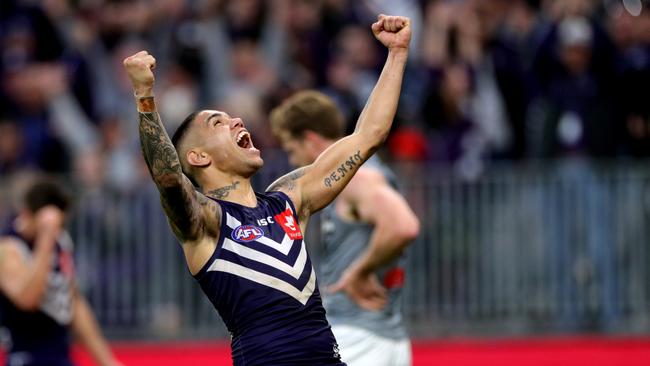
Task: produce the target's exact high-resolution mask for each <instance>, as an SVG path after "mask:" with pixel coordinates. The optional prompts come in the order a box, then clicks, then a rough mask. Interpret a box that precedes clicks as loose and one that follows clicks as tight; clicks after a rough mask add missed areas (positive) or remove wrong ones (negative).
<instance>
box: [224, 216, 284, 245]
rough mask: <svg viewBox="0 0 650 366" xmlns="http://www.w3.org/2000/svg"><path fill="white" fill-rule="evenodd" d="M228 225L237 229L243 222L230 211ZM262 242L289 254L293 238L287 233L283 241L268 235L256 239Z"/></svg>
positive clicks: (227, 218) (227, 217) (227, 219)
mask: <svg viewBox="0 0 650 366" xmlns="http://www.w3.org/2000/svg"><path fill="white" fill-rule="evenodd" d="M226 225H228V227H229V228H231V229H235V228H236V227H237V226H239V225H241V222H240V221H239V220H237V219H236V218H234V217H232V216H230V214H229V213H227V212H226ZM255 241H257V242H258V243H260V244H264V245H266V246H268V247H271V248H273V249H275V250H277V251H278V252H280V253H282V254H284V255H287V254H289V251H290V250H291V247H292V245H291V244H292V243H293V240H292V239H291V238H290V237H289V236H288V235H287V234H286V233H285V234H284V237H283V238H282V243H278V242H277V241H275V240H273V239H271V238H267V237H266V236H262V237H260V238H258V239H255Z"/></svg>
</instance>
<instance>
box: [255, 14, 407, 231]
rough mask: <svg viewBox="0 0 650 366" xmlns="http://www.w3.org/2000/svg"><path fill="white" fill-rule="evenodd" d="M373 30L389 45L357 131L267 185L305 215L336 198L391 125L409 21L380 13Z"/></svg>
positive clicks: (400, 77)
mask: <svg viewBox="0 0 650 366" xmlns="http://www.w3.org/2000/svg"><path fill="white" fill-rule="evenodd" d="M372 31H373V33H374V35H375V37H376V38H377V39H378V40H379V41H380V42H381V43H382V44H384V46H386V47H388V57H387V59H386V63H385V64H384V69H383V70H382V72H381V75H380V76H379V80H378V81H377V85H375V88H374V90H373V91H372V94H371V95H370V98H369V99H368V102H367V103H366V106H365V107H364V109H363V112H362V113H361V115H360V116H359V120H358V121H357V126H356V128H355V131H354V133H352V134H351V135H349V136H347V137H345V138H343V139H341V140H339V141H337V142H336V143H335V144H333V145H332V146H330V147H329V148H328V149H327V150H325V151H324V152H323V153H322V154H321V155H320V156H319V157H318V159H316V161H314V163H313V164H311V165H309V166H306V167H304V168H301V169H298V170H296V171H294V172H292V173H289V174H287V175H285V176H283V177H282V178H280V179H278V180H277V181H276V182H275V183H273V184H272V185H271V186H270V187H269V188H268V190H270V191H271V190H278V191H283V192H285V193H287V194H288V195H289V196H290V197H291V199H292V200H293V202H294V205H295V206H296V209H297V210H298V211H299V213H300V216H301V217H302V218H303V219H304V218H305V217H308V216H309V215H310V214H312V213H314V212H316V211H318V210H320V209H321V208H323V207H325V206H326V205H327V204H329V203H330V202H332V200H334V198H335V197H336V196H337V195H338V194H339V193H340V192H341V191H342V190H343V188H345V185H346V184H347V183H348V182H349V181H350V179H351V178H352V176H353V175H354V174H355V173H356V171H357V170H358V169H359V167H360V166H361V164H363V162H364V161H366V159H368V158H369V157H370V155H372V154H373V153H374V152H375V151H376V150H377V149H378V148H379V146H380V145H381V144H382V143H383V142H384V140H385V139H386V137H387V136H388V132H389V131H390V127H391V124H392V122H393V118H394V117H395V112H396V110H397V102H398V99H399V94H400V89H401V86H402V76H403V74H404V67H405V66H406V60H407V56H408V46H409V41H410V39H411V27H410V21H409V19H408V18H404V17H394V16H384V15H380V16H379V20H378V21H377V22H376V23H374V24H373V25H372Z"/></svg>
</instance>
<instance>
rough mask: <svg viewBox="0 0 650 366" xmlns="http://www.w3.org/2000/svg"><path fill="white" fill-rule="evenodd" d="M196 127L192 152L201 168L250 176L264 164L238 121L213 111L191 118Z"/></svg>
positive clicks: (225, 114)
mask: <svg viewBox="0 0 650 366" xmlns="http://www.w3.org/2000/svg"><path fill="white" fill-rule="evenodd" d="M195 123H196V125H198V127H199V128H198V129H197V132H198V134H197V135H200V136H198V141H197V142H198V144H197V145H196V146H200V147H199V148H196V149H193V150H195V152H196V153H197V154H198V155H199V157H201V158H202V159H204V160H201V162H202V164H197V165H203V166H212V167H215V168H217V169H218V170H219V171H221V172H223V173H226V174H233V175H239V176H243V177H250V176H251V175H253V174H254V173H255V172H256V171H257V170H258V169H259V168H261V167H262V165H263V163H264V161H263V160H262V158H261V156H260V151H259V150H258V149H256V148H255V145H254V144H253V139H252V138H251V135H250V133H249V132H248V130H246V127H245V126H244V122H243V121H242V120H241V119H240V118H233V117H231V116H229V115H228V114H227V113H224V112H220V111H213V110H205V111H201V112H199V114H198V115H197V117H196V119H195Z"/></svg>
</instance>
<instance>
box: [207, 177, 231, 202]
mask: <svg viewBox="0 0 650 366" xmlns="http://www.w3.org/2000/svg"><path fill="white" fill-rule="evenodd" d="M237 185H239V181H234V182H232V184H231V185H229V186H225V187H221V188H217V189H213V190H211V191H209V192H207V193H206V194H208V195H210V196H212V197H214V198H218V199H221V198H226V197H228V195H229V194H230V191H234V190H235V189H237Z"/></svg>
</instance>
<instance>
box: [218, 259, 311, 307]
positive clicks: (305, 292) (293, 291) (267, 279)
mask: <svg viewBox="0 0 650 366" xmlns="http://www.w3.org/2000/svg"><path fill="white" fill-rule="evenodd" d="M208 271H217V272H225V273H230V274H233V275H235V276H239V277H242V278H245V279H247V280H250V281H253V282H256V283H259V284H261V285H264V286H268V287H271V288H274V289H276V290H278V291H282V292H284V293H285V294H287V295H289V296H291V297H293V298H294V299H296V300H298V301H299V302H300V303H301V304H303V305H305V304H306V303H307V300H309V298H310V297H311V295H312V294H313V293H314V289H315V288H316V274H315V271H314V268H311V275H310V276H309V281H307V284H306V285H305V287H304V288H303V289H302V291H300V290H298V289H297V288H295V287H294V286H293V285H291V284H289V283H287V282H285V281H282V280H281V279H279V278H275V277H273V276H270V275H267V274H265V273H262V272H258V271H255V270H253V269H250V268H246V267H244V266H241V265H239V264H236V263H232V262H229V261H226V260H223V259H217V260H215V261H214V262H213V263H212V265H211V266H210V268H208Z"/></svg>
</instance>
